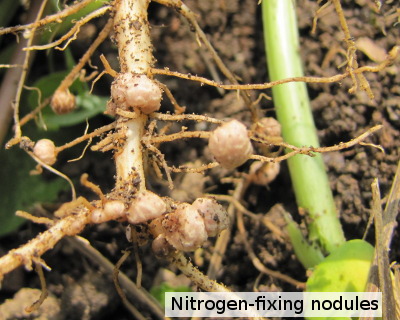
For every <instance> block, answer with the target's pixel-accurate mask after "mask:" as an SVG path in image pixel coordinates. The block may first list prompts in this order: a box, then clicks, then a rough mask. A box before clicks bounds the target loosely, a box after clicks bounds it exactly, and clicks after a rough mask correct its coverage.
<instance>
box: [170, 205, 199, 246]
mask: <svg viewBox="0 0 400 320" xmlns="http://www.w3.org/2000/svg"><path fill="white" fill-rule="evenodd" d="M162 227H163V229H164V235H165V238H166V239H167V241H168V242H169V243H170V244H171V245H172V246H174V248H176V249H177V250H181V251H194V250H196V249H197V248H200V247H201V246H202V245H203V243H204V242H205V241H206V240H207V231H206V228H205V225H204V219H203V217H202V216H201V214H200V213H199V212H198V211H197V209H196V208H195V207H193V206H192V205H190V204H188V203H182V204H180V205H179V206H178V208H177V209H176V210H175V211H173V212H171V213H169V214H167V215H166V216H165V218H164V219H163V220H162Z"/></svg>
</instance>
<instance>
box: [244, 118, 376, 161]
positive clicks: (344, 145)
mask: <svg viewBox="0 0 400 320" xmlns="http://www.w3.org/2000/svg"><path fill="white" fill-rule="evenodd" d="M382 127H383V126H382V125H376V126H374V127H372V128H370V129H368V130H367V131H366V132H364V133H363V134H361V135H359V136H358V137H357V138H354V139H353V140H350V141H348V142H341V143H339V144H337V145H334V146H330V147H318V148H314V147H296V146H292V145H289V144H286V143H276V144H275V143H274V145H277V146H284V147H286V148H290V149H292V150H293V151H291V152H288V153H287V154H285V155H282V156H279V157H275V158H271V157H264V156H260V155H251V156H250V157H249V159H254V160H260V161H264V162H280V161H283V160H286V159H288V158H290V157H293V156H294V155H296V154H305V155H309V156H312V154H313V153H315V152H316V153H326V152H332V151H339V150H343V149H348V148H351V147H353V146H355V145H356V144H360V143H361V142H362V141H363V140H364V139H366V138H367V137H368V136H370V135H371V134H373V133H374V132H376V131H378V130H380V129H381V128H382ZM254 140H255V141H259V142H265V141H263V140H262V139H256V138H254Z"/></svg>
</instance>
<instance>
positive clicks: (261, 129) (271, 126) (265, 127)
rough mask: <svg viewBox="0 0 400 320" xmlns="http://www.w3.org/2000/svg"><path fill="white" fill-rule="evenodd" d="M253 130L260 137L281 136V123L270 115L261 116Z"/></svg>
mask: <svg viewBox="0 0 400 320" xmlns="http://www.w3.org/2000/svg"><path fill="white" fill-rule="evenodd" d="M254 131H255V133H256V134H259V135H260V136H262V137H281V136H282V128H281V124H280V123H279V122H278V120H276V119H275V118H272V117H264V118H261V119H260V120H259V121H258V122H257V123H256V125H255V127H254Z"/></svg>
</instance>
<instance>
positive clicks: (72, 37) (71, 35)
mask: <svg viewBox="0 0 400 320" xmlns="http://www.w3.org/2000/svg"><path fill="white" fill-rule="evenodd" d="M110 9H111V6H105V7H101V8H100V9H97V10H95V11H93V12H91V13H89V14H88V15H87V16H85V17H83V18H82V19H81V20H79V21H77V22H75V24H74V26H73V27H72V28H71V30H69V31H68V32H67V33H66V34H64V35H63V36H62V37H61V38H60V39H57V40H56V41H54V42H51V43H48V44H44V45H38V46H30V47H26V48H25V49H24V50H25V51H31V50H47V49H50V48H53V47H55V46H58V45H59V44H61V43H62V42H64V41H66V40H68V41H67V43H66V44H65V45H64V46H63V47H62V48H59V47H56V49H58V50H61V51H63V50H65V49H66V48H67V46H68V45H69V44H70V43H71V42H72V41H74V40H76V38H77V36H78V33H79V31H80V29H81V27H82V26H84V25H85V24H86V23H88V22H89V21H90V20H92V19H94V18H97V17H100V16H101V15H103V14H105V13H106V12H107V11H108V10H110Z"/></svg>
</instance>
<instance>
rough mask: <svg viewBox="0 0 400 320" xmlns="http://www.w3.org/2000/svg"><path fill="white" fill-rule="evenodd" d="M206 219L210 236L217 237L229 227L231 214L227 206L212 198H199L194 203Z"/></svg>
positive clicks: (205, 222) (205, 223)
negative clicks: (226, 208)
mask: <svg viewBox="0 0 400 320" xmlns="http://www.w3.org/2000/svg"><path fill="white" fill-rule="evenodd" d="M192 206H193V207H195V208H196V209H197V211H198V212H199V213H200V215H201V216H202V217H203V219H204V225H205V227H206V231H207V234H208V236H209V237H215V236H216V235H218V234H219V233H220V232H221V231H222V230H224V229H226V228H228V227H229V216H228V213H227V212H226V210H225V208H224V207H223V206H221V205H220V204H219V203H218V202H217V201H216V200H215V199H212V198H197V199H196V200H195V201H194V202H193V204H192Z"/></svg>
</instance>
